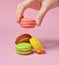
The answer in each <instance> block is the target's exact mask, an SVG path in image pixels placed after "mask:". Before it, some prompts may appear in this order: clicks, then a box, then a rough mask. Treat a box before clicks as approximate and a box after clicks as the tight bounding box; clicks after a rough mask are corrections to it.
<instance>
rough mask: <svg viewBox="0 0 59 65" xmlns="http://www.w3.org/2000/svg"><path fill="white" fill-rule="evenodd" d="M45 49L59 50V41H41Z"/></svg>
mask: <svg viewBox="0 0 59 65" xmlns="http://www.w3.org/2000/svg"><path fill="white" fill-rule="evenodd" d="M40 41H41V43H42V44H43V46H44V47H45V49H54V48H59V40H54V39H53V40H52V39H41V40H40Z"/></svg>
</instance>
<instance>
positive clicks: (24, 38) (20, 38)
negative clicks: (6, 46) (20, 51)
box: [15, 33, 31, 44]
mask: <svg viewBox="0 0 59 65" xmlns="http://www.w3.org/2000/svg"><path fill="white" fill-rule="evenodd" d="M30 38H31V35H30V34H26V33H25V34H21V35H19V36H17V38H16V41H15V43H16V44H18V43H21V42H29V39H30Z"/></svg>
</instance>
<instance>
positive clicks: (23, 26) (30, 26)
mask: <svg viewBox="0 0 59 65" xmlns="http://www.w3.org/2000/svg"><path fill="white" fill-rule="evenodd" d="M20 26H21V27H22V28H35V25H27V24H26V25H21V24H20Z"/></svg>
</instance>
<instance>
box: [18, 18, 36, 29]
mask: <svg viewBox="0 0 59 65" xmlns="http://www.w3.org/2000/svg"><path fill="white" fill-rule="evenodd" d="M18 23H19V24H20V26H21V27H22V28H27V29H29V28H35V26H36V22H35V20H34V19H29V18H22V19H21V21H19V22H18Z"/></svg>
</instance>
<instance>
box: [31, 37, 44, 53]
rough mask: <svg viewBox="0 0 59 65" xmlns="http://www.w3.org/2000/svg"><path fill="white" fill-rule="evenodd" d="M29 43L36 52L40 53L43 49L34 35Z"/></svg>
mask: <svg viewBox="0 0 59 65" xmlns="http://www.w3.org/2000/svg"><path fill="white" fill-rule="evenodd" d="M30 43H31V45H32V47H33V48H34V50H35V51H36V52H37V53H42V52H43V51H44V48H43V46H42V45H41V43H40V42H39V41H38V39H37V38H36V37H32V38H31V39H30Z"/></svg>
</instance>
